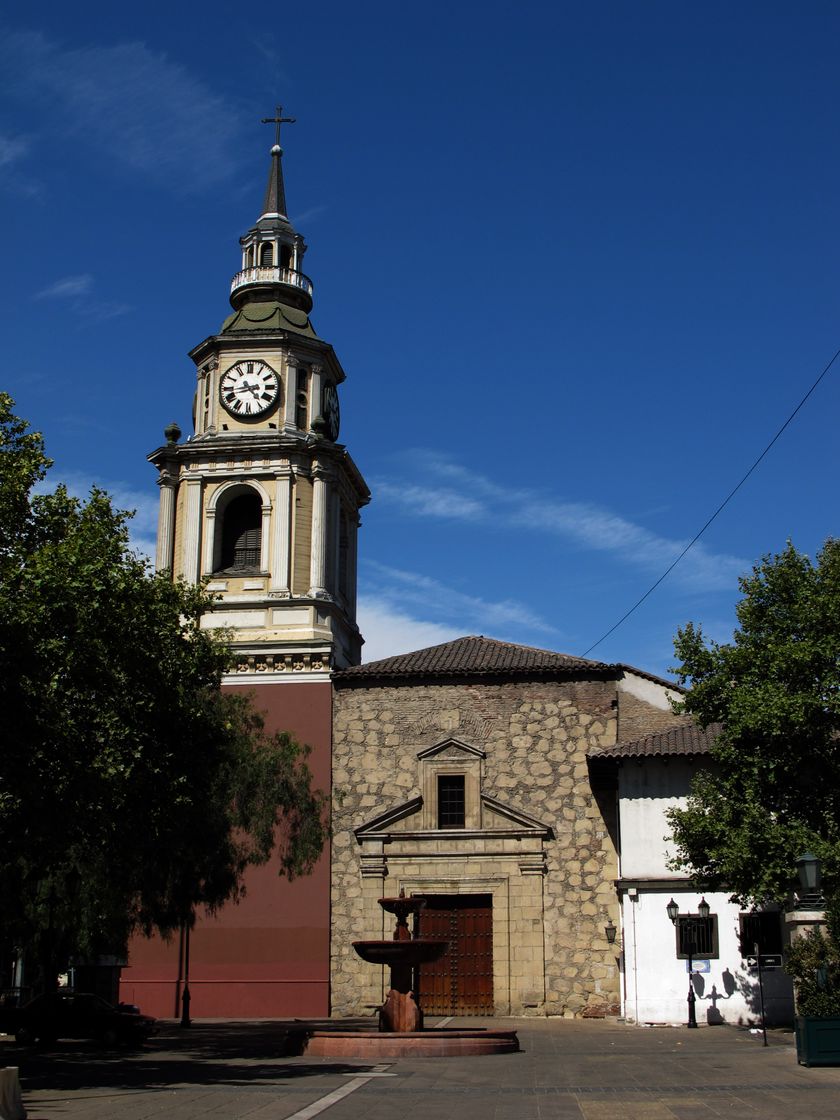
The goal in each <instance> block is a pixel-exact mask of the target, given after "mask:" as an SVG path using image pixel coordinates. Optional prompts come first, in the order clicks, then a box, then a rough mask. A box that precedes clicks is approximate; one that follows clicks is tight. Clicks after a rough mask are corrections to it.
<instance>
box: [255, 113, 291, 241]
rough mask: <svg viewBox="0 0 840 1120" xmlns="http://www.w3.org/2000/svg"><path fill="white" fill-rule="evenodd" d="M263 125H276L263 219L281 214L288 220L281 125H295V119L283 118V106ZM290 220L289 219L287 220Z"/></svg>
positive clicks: (265, 118) (264, 121)
mask: <svg viewBox="0 0 840 1120" xmlns="http://www.w3.org/2000/svg"><path fill="white" fill-rule="evenodd" d="M262 123H263V124H273V125H274V145H273V147H272V149H271V170H270V171H269V173H268V186H267V187H266V189H265V200H264V202H263V208H262V217H263V218H264V217H266V216H267V215H272V216H273V215H275V214H279V215H281V216H282V217H283V218H286V189H285V187H284V185H283V162H282V160H283V149H282V148H281V147H280V125H281V124H294V123H295V118H294V117H284V116H283V106H282V105H278V106H277V107H276V108H275V110H274V116H273V117H263V119H262ZM287 220H288V219H287Z"/></svg>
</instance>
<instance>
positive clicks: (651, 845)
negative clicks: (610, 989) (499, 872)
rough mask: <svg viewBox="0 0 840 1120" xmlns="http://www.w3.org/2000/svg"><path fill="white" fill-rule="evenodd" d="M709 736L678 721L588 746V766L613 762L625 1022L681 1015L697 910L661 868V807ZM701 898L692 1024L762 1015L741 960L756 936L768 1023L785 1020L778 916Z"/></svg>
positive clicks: (788, 990) (788, 1012)
mask: <svg viewBox="0 0 840 1120" xmlns="http://www.w3.org/2000/svg"><path fill="white" fill-rule="evenodd" d="M713 736H714V731H713V729H709V731H707V732H702V731H700V730H698V729H697V728H696V727H693V726H692V725H690V724H685V723H683V724H680V725H678V726H674V727H672V728H670V729H669V730H666V731H663V732H660V733H657V734H653V735H649V736H647V737H645V738H642V739H638V740H636V741H634V742H623V743H622V742H620V743H618V744H616V745H615V746H613V747H604V748H600V749H598V750H596V751H593V752H590V764H591V765H593V766H599V767H600V766H607V765H614V766H615V767H616V768H617V775H616V776H617V790H618V806H619V811H618V815H619V856H618V859H619V878H618V880H617V882H616V886H617V889H618V894H619V902H620V914H621V929H620V931H619V936H618V937H617V938H616V945H615V948H616V955H617V956H618V955H619V954H620V966H621V969H622V1010H623V1014H624V1017H625V1018H626V1019H627V1020H628V1021H632V1022H638V1023H683V1022H685V1021H686V1017H687V997H688V981H689V973H688V965H689V962H688V959H687V955H686V953H680V952H679V950H680V949H683V950H687V949H688V948H689V947H690V946H689V944H688V942H687V940H686V926H687V923H686V921H685V918H686V917H687V916H689V915H694V916H696V915H697V913H698V909H697V908H698V904H699V903H700V901H701V895H700V893H699V892H698V891H696V890H694V889H693V888H692V887H691V885H690V883H689V882H688V880H687V879H686V878H685V877H684V876H681V875H680V873H679V872H677V871H674V870H672V868H671V867H670V866H669V863H670V858H671V857H672V856H673V854H674V845H673V842H672V841H670V839H669V833H670V830H669V826H668V821H667V817H666V812H667V810H668V809H670V808H672V807H674V806H678V805H683V804H685V800H686V797H687V796H688V792H689V786H690V781H691V777H692V774H693V773H694V772H695V770H696V769H697V767H698V763H701V762H703V761H704V757H703V756H704V755H707V754H708V751H709V745H710V743H711V741H712V739H713ZM705 897H706V901H707V902H708V904H709V907H710V915H709V917H708V919H706V920H705V921H703V920H700V921H698V922H696V923H695V925H694V929H695V930H696V933H695V937H696V940H697V945H696V952H695V954H694V960H693V965H694V970H693V973H692V977H693V979H692V983H693V988H694V992H695V997H696V1004H695V1009H696V1015H697V1022H698V1024H700V1025H704V1024H706V1023H708V1024H714V1023H736V1024H752V1023H759V1022H760V1021H761V1001H760V992H759V985H758V972H757V969H756V968H755V967H752V966H751V965H750V964H749V963H748V959H747V956H748V954H750V953H752V948H753V945H754V943H755V940H756V939H758V941H759V942H760V946H761V952H762V961H763V967H762V980H763V988H764V1008H765V1013H766V1021H767V1022H768V1023H773V1022H790V1021H791V1019H792V1017H793V992H792V985H791V982H790V980H789V979H788V977H787V976H786V975H785V973H784V972H783V971H782V970H781V967H780V963H781V951H782V938H783V922H782V917H783V915H782V914H781V913H780V912H779V911H776V910H768V911H765V912H763V913H762V914H745V913H744V912H743V911H742V910H741V909H740V907H739V906H738V905H737V904H735V903H732V902H730V901H729V896H728V895H727V894H726V893H725V892H710V893H707V894H706V896H705ZM671 899H673V900H674V902H676V903H677V906H678V908H679V914H680V917H679V919H678V921H677V924H676V925H675V924H673V923H672V922H671V920H670V919H669V917H668V914H667V910H666V907H667V905H668V903H669V901H670V900H671ZM678 927H679V928H678ZM777 962H778V963H777Z"/></svg>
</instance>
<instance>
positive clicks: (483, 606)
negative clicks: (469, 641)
mask: <svg viewBox="0 0 840 1120" xmlns="http://www.w3.org/2000/svg"><path fill="white" fill-rule="evenodd" d="M362 578H363V580H364V581H365V582H367V581H368V580H370V581H371V582H373V581H375V586H376V598H377V600H378V601H379V602H381V603H386V604H388V605H389V606H390V607H391V608H392V609H395V608H396V607H397V606H398V605H401V606H403V607H410V608H413V609H415V610H418V611H422V612H423V613H424V614H425V615H426V616H431V617H432V618H433V619H438V620H440V619H441V618H443V619H445V620H446V622H447V623H455V622H457V624H458V625H459V627H460V629H459V633H463V632H464V630H474V629H479V630H481V631H482V632H483V631H484V630H486V629H491V630H494V631H496V632H497V633H503V634H519V635H520V636H521V635H522V634H523V633H524V632H526V631H533V630H537V631H540V632H542V633H546V634H556V633H557V630H556V629H555V627H553V626H550V625H548V623H546V622H545V621H544V620H543V619H542V618H541V617H540V616H539V615H537V614H535V613H534V612H533V611H532V610H531V609H530V607H527V606H526V605H525V604H524V603H521V602H519V601H517V600H515V599H482V598H479V597H478V596H477V595H470V594H467V593H466V592H463V591H459V590H457V589H456V588H453V587H449V586H447V585H446V584H444V583H441V582H440V580H437V579H433V578H432V577H431V576H426V575H422V574H420V573H419V572H410V571H405V570H404V569H401V568H391V567H388V566H387V565H385V564H379V563H377V562H376V561H367V562H365V563H364V564H363V567H362Z"/></svg>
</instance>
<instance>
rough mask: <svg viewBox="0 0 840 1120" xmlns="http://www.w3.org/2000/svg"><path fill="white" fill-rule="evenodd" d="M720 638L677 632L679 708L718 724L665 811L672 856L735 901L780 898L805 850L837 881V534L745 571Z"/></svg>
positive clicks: (832, 885) (695, 630)
mask: <svg viewBox="0 0 840 1120" xmlns="http://www.w3.org/2000/svg"><path fill="white" fill-rule="evenodd" d="M741 590H742V592H743V598H742V600H741V601H740V603H739V604H738V607H737V616H738V627H737V629H736V631H735V634H734V637H733V641H732V642H731V643H728V644H725V645H718V644H717V643H714V642H707V641H706V640H705V639H704V636H703V634H702V632H701V630H700V628H699V627H695V626H694V625H692V624H689V625H688V626H686V627H685V628H684V629H682V630H680V631H679V632H678V634H677V638H676V641H675V649H676V653H677V657H678V658H679V659H680V664H679V666H678V667H677V669H676V672H677V673H678V676H679V679H680V683H681V684H683V685H689V686H690V688H689V691H688V692H687V693H686V695H685V698H684V699H683V700H682V701H681V702H680V704H679V705H678V710H681V711H683V712H687V713H689V714H690V715H691V716H693V717H694V718H695V720H696V721H697V722H698V723H699V724H700V725H701V726H702V727H709V726H710V725H712V724H720V725H721V726H720V731H719V734H718V736H717V739H716V741H715V743H714V746H713V747H712V751H711V757H710V761H711V763H712V765H711V766H710V767H707V768H704V770H702V771H701V772H700V773H698V775H697V776H696V777H695V780H694V782H693V785H692V792H691V796H690V797H689V799H688V803H687V805H686V807H685V808H683V809H674V810H672V811H671V813H670V815H669V817H670V823H671V826H672V829H673V836H674V840H675V841H676V845H677V856H676V858H675V860H674V866H675V867H679V868H683V869H685V870H687V871H688V872H689V873H690V874H691V875H692V877H693V878H694V879H695V881H696V882H697V883H698V884H699V885H702V886H704V887H717V888H722V889H726V890H729V891H730V892H731V893H732V894H733V895H734V896H736V897H737V898H739V899H740V900H741V901H742V903H745V904H747V903H761V902H764V901H767V900H772V899H774V900H778V901H781V900H783V899H784V897H785V896H786V895H787V893H788V892H789V889H790V885H791V882H792V880H794V879H795V874H796V867H795V863H796V859H797V857H798V856H799V855H800V854H801V853H802V852H803V851H805V850H806V849H808V848H810V849H811V850H812V851H813V852H814V853H815V854H816V855H818V856H819V857H820V858H821V860H822V863H823V875H824V879H825V882H826V884H827V889H829V890H837V889H838V887H840V739H838V732H839V731H840V542H838V541H835V540H828V541H827V542H826V543H825V545H824V547H823V548H822V550H821V551H820V553H819V555H818V557H817V561H816V563H813V562H812V561H811V560H810V559H809V558H808V557H807V556H805V555H803V554H802V553H799V552H797V551H796V549H795V548H794V547H793V546H792V545H791V544H788V546H787V547H786V548H785V550H784V551H783V552H782V553H780V554H779V555H778V556H770V557H766V558H765V559H764V560H762V562H761V563H760V564H758V565H757V566H756V567H755V568H754V569H753V571H752V573H751V575H749V576H747V577H745V578H743V579H742V580H741Z"/></svg>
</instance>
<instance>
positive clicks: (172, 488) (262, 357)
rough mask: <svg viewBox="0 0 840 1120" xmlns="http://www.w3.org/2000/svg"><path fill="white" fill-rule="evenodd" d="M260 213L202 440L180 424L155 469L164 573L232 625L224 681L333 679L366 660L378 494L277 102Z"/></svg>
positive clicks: (205, 395) (245, 247) (220, 336)
mask: <svg viewBox="0 0 840 1120" xmlns="http://www.w3.org/2000/svg"><path fill="white" fill-rule="evenodd" d="M264 123H273V124H274V125H275V142H274V145H273V146H272V148H271V164H270V168H269V174H268V184H267V187H266V192H265V199H264V201H263V205H262V211H261V213H260V215H259V217H258V219H257V221H256V223H255V225H254V226H252V228H251V229H249V230H248V232H247V233H246V234H245V235H244V236H243V237H242V238H241V239H240V245H241V261H240V268H239V271H237V272H236V274H235V275H234V277H233V279H232V281H231V286H230V303H231V308H232V312H231V314H230V315H228V317H227V318H226V319H225V321H224V322H223V323H222V326H221V328H220V330H219V331H218V333H217V334H212V335H210V336H209V337H208V338H205V339H204V341H203V342H200V343H199V344H198V345H197V346H196V347H195V348H194V349H193V350H192V351H191V352H190V357H191V358H192V359H193V361H194V362H195V365H196V376H197V385H196V393H195V400H194V404H193V424H194V432H193V434H192V435H191V436H189V437H188V438H187V439H186V440H184V441H183V442H182V441H181V432H180V430H179V429H178V428H177V425H172V426H170V427H169V428H167V429H166V432H165V433H164V434H165V436H166V439H167V442H166V444H164V445H163V446H161V447H159V448H157V450H156V451H154V452H153V453H152V454H151V455H150V456H149V461H150V462H151V463H153V464H154V466H155V467H157V469H158V472H159V478H158V483H159V486H160V515H159V524H158V541H157V568H158V570H167V571H170V572H171V573H172V575H173V578H176V579H177V578H183V579H186V580H187V581H189V582H192V583H196V582H198V581H199V580H207V581H208V587H209V590H210V591H211V592H213V593H214V594H215V595H216V596H217V599H216V602H215V603H214V605H213V608H212V610H211V611H210V612H209V613H208V614H207V616H206V617H205V620H204V625H206V626H207V627H216V628H225V630H226V631H227V633H228V636H229V639H230V641H231V644H232V646H233V648H234V651H235V656H236V664H235V666H234V669H233V671H232V673H231V675H230V677H229V678H228V682H227V683H234V682H235V683H243V684H249V685H257V684H263V683H268V682H280V681H283V680H289V679H290V678H292V679H294V680H296V681H301V682H302V681H310V682H315V681H324V682H326V681H328V680H329V674H330V672H331V671H332V669H334V668H344V667H346V666H350V665H356V664H358V662H359V661H360V655H361V645H362V638H361V635H360V634H359V630H358V627H357V625H356V542H357V531H358V527H359V524H360V522H359V510H360V508H361V507H362V506H363V505H365V504H366V503H367V502H368V501H369V500H370V492H369V490H368V488H367V486H366V484H365V481H364V479H363V478H362V476H361V474H360V473H359V470H358V468H357V467H356V465H355V463H354V462H353V460H352V459H351V458H350V455H349V454H348V452H347V450H346V449H345V447H344V446H343V445H342V444H341V443H339V442H338V439H339V392H340V387H341V386H342V384H343V382H344V380H345V373H344V370H343V369H342V368H341V363H340V362H339V360H338V358H337V356H336V354H335V351H334V350H333V348H332V346H331V345H330V344H329V343H328V342H324V341H323V340H322V339H320V338H319V337H318V335H317V334H316V333H315V329H314V327H313V325H312V322H311V320H310V318H309V313H310V311H311V309H312V294H313V285H312V281H311V280H310V279H309V277H308V276H307V275H306V274H305V273H304V272H303V269H302V266H303V257H304V254H305V252H306V244H305V242H304V239H303V237H302V236H301V235H300V234H299V233H298V232H297V231H296V230H295V229H294V227H293V226H292V224H291V222H290V221H289V218H288V215H287V206H286V192H285V187H284V182H283V166H282V157H283V151H282V148H281V147H280V126H281V124H285V123H291V118H286V117H283V116H282V112H281V110H280V109H279V108H278V110H277V112H276V114H275V116H274V117H271V118H267V122H264Z"/></svg>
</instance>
